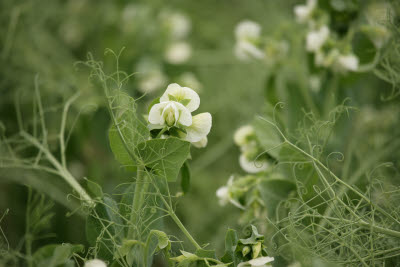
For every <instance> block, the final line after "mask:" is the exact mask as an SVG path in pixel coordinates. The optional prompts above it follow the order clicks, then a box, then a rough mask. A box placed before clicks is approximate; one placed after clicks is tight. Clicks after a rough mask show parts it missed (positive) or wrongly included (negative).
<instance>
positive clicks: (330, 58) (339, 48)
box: [294, 0, 390, 72]
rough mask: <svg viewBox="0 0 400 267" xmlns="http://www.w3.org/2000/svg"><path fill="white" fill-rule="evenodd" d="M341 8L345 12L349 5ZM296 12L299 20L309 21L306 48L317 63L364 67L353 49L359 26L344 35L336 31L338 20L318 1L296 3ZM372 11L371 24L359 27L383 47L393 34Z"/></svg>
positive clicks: (343, 67) (355, 68)
mask: <svg viewBox="0 0 400 267" xmlns="http://www.w3.org/2000/svg"><path fill="white" fill-rule="evenodd" d="M374 5H375V4H374ZM378 5H379V4H378ZM370 9H371V10H381V9H382V7H376V6H374V7H373V8H370ZM337 11H339V12H345V11H346V5H344V6H343V8H341V9H340V10H337ZM294 13H295V15H296V19H297V22H299V23H303V24H307V27H308V33H307V36H306V50H307V51H308V52H310V53H312V54H313V55H314V64H315V65H316V66H318V67H324V68H331V69H332V70H334V71H336V72H348V71H359V70H360V63H359V58H358V57H357V56H356V55H355V53H354V52H353V51H352V39H353V36H354V34H355V31H356V30H358V29H356V28H354V29H350V30H348V31H347V33H346V34H345V35H344V36H341V35H343V34H342V33H337V32H335V31H333V30H332V29H331V27H330V23H331V21H333V20H334V19H333V18H332V17H331V15H330V13H329V12H328V11H325V10H324V9H322V8H318V1H317V0H307V2H306V4H304V5H297V6H295V7H294ZM369 13H370V14H369V15H368V12H367V16H366V17H367V20H368V24H365V25H362V26H361V27H359V30H361V32H363V33H365V34H367V36H369V37H370V39H371V41H372V42H373V43H374V45H375V47H376V48H377V49H379V48H381V47H382V46H383V45H384V44H385V43H386V42H387V40H388V38H389V36H390V34H389V32H388V30H387V29H386V28H385V27H384V26H383V25H382V24H379V23H377V22H376V21H377V19H376V18H375V17H376V13H377V12H369ZM378 13H379V12H378Z"/></svg>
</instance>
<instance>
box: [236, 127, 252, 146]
mask: <svg viewBox="0 0 400 267" xmlns="http://www.w3.org/2000/svg"><path fill="white" fill-rule="evenodd" d="M253 134H254V129H253V126H251V125H244V126H242V127H240V128H239V129H237V130H236V132H235V134H234V136H233V140H234V141H235V144H236V145H238V146H243V145H245V144H246V143H247V138H248V137H249V136H251V135H253Z"/></svg>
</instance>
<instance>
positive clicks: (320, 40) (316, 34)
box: [306, 25, 329, 52]
mask: <svg viewBox="0 0 400 267" xmlns="http://www.w3.org/2000/svg"><path fill="white" fill-rule="evenodd" d="M328 37H329V28H328V27H327V26H325V25H324V26H322V27H320V28H319V29H318V30H315V31H311V32H309V33H308V34H307V38H306V49H307V51H310V52H316V51H318V50H319V49H320V48H321V47H322V46H323V45H324V43H325V42H326V40H328Z"/></svg>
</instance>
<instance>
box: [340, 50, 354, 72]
mask: <svg viewBox="0 0 400 267" xmlns="http://www.w3.org/2000/svg"><path fill="white" fill-rule="evenodd" d="M358 63H359V61H358V58H357V57H356V56H355V55H353V54H347V55H340V56H339V57H338V59H337V62H336V65H337V67H338V68H340V69H341V70H343V71H347V70H349V71H356V70H357V69H358Z"/></svg>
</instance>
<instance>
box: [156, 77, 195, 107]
mask: <svg viewBox="0 0 400 267" xmlns="http://www.w3.org/2000/svg"><path fill="white" fill-rule="evenodd" d="M169 95H172V96H173V97H175V99H176V100H177V101H182V100H184V99H189V100H190V102H189V103H188V104H186V108H187V109H189V111H190V112H193V111H195V110H196V109H198V108H199V106H200V97H199V95H198V94H197V93H196V92H195V91H194V90H192V89H190V88H189V87H181V86H180V85H179V84H177V83H172V84H170V85H168V87H167V90H165V93H164V94H163V95H162V96H161V98H160V101H161V102H165V101H169V100H172V99H169Z"/></svg>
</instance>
